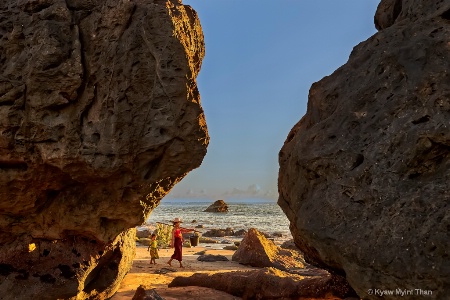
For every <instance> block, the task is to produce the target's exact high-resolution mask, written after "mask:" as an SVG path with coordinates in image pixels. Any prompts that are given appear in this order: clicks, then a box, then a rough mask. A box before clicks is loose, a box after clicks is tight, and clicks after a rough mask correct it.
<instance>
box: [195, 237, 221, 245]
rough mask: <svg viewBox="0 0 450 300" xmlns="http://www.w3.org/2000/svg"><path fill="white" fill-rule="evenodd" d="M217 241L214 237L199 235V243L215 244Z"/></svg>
mask: <svg viewBox="0 0 450 300" xmlns="http://www.w3.org/2000/svg"><path fill="white" fill-rule="evenodd" d="M218 242H219V241H216V240H214V239H211V238H208V237H203V236H201V237H200V239H199V243H202V244H217V243H218Z"/></svg>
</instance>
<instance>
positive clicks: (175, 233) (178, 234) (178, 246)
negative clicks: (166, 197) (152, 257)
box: [167, 218, 194, 268]
mask: <svg viewBox="0 0 450 300" xmlns="http://www.w3.org/2000/svg"><path fill="white" fill-rule="evenodd" d="M181 222H182V221H181V220H180V219H179V218H175V219H174V220H173V221H172V223H173V230H172V241H171V243H170V247H174V248H175V250H174V253H173V255H172V257H171V258H170V259H169V261H168V262H167V263H168V264H169V266H172V260H174V259H175V260H178V261H179V263H180V268H184V266H183V264H182V263H181V261H182V260H183V233H185V232H191V231H194V229H186V228H181V227H180V223H181Z"/></svg>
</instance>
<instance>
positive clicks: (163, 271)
mask: <svg viewBox="0 0 450 300" xmlns="http://www.w3.org/2000/svg"><path fill="white" fill-rule="evenodd" d="M173 272H177V270H176V269H173V268H161V269H159V270H156V271H155V274H167V273H173Z"/></svg>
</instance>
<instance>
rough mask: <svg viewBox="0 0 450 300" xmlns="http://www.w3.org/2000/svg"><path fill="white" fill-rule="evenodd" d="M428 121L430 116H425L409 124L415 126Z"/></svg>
mask: <svg viewBox="0 0 450 300" xmlns="http://www.w3.org/2000/svg"><path fill="white" fill-rule="evenodd" d="M428 121H430V116H429V115H426V116H423V117H421V118H419V119H417V120H414V121H412V122H411V123H413V124H414V125H417V124H420V123H425V122H428Z"/></svg>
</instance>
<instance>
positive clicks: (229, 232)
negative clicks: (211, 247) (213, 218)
mask: <svg viewBox="0 0 450 300" xmlns="http://www.w3.org/2000/svg"><path fill="white" fill-rule="evenodd" d="M233 235H234V230H233V228H230V227H228V228H226V229H210V230H208V231H207V232H205V233H203V236H208V237H224V236H233Z"/></svg>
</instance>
